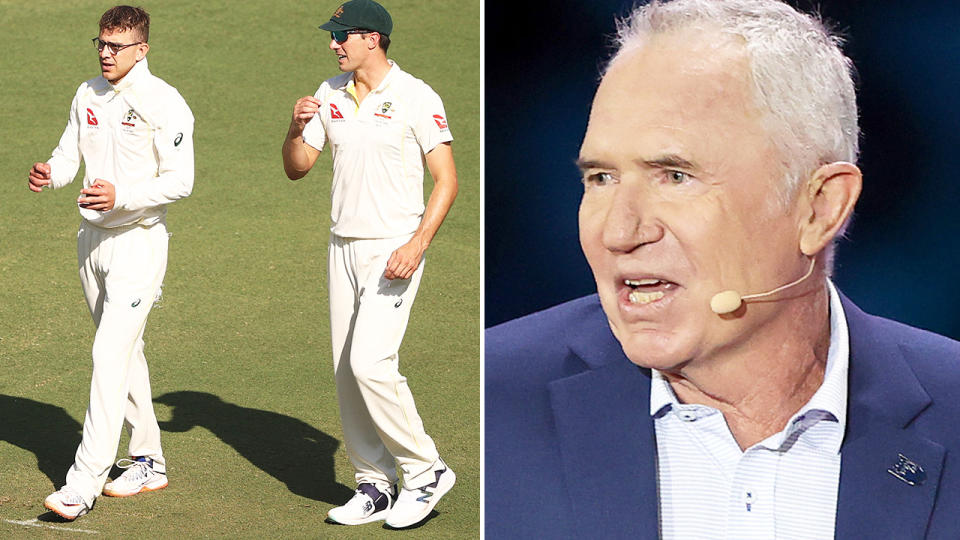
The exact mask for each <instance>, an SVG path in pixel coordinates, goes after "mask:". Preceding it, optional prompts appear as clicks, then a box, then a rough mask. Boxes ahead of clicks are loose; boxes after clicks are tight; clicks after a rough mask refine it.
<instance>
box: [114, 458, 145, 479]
mask: <svg viewBox="0 0 960 540" xmlns="http://www.w3.org/2000/svg"><path fill="white" fill-rule="evenodd" d="M117 467H119V468H121V469H126V470H125V471H124V472H123V474H121V475H120V478H124V479H126V480H140V479H141V478H146V477H147V476H148V475H149V474H150V472H151V471H152V470H153V460H152V459H144V460H143V461H141V460H137V459H127V458H123V459H120V460H119V461H117Z"/></svg>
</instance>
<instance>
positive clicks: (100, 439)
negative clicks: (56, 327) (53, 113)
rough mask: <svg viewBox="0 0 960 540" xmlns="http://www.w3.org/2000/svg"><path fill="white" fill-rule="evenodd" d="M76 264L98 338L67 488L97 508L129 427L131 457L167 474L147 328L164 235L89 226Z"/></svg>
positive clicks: (162, 263)
mask: <svg viewBox="0 0 960 540" xmlns="http://www.w3.org/2000/svg"><path fill="white" fill-rule="evenodd" d="M77 262H78V265H79V271H80V283H81V285H82V286H83V294H84V296H86V299H87V306H88V307H89V308H90V314H91V315H92V316H93V323H94V325H95V326H96V327H97V333H96V337H95V338H94V340H93V377H92V380H91V382H90V405H89V406H88V407H87V415H86V419H84V421H83V439H82V440H81V441H80V446H79V448H77V455H76V461H75V462H74V464H73V466H72V467H70V470H69V471H68V472H67V485H68V486H70V487H72V488H74V489H76V490H77V492H78V493H80V495H81V496H82V497H83V499H84V501H86V502H87V505H88V506H92V505H93V500H94V499H95V498H96V497H97V496H98V495H100V493H101V492H102V491H103V485H104V484H105V483H106V480H107V474H109V472H110V468H111V466H113V462H114V459H115V458H116V456H117V446H119V444H120V431H121V429H122V428H123V426H124V424H126V426H127V428H128V429H129V430H130V446H129V454H130V455H131V456H147V457H150V458H153V460H154V462H155V464H154V467H155V468H156V469H158V470H160V471H164V470H165V464H164V460H163V453H162V452H161V450H160V427H159V426H158V425H157V418H156V416H155V415H154V412H153V400H152V396H151V393H150V374H149V372H148V371H147V359H146V358H145V357H144V356H143V329H144V327H145V326H146V324H147V315H149V313H150V308H151V307H152V306H153V303H154V301H155V300H156V298H157V297H158V295H159V294H160V287H161V284H162V283H163V275H164V272H165V271H166V268H167V228H166V226H165V224H164V223H163V222H162V221H161V222H159V223H157V224H155V225H153V226H151V227H142V226H139V225H131V226H126V227H119V228H115V229H102V228H99V227H97V226H95V225H91V224H90V223H88V222H86V221H84V222H83V223H82V224H81V226H80V232H79V233H78V234H77Z"/></svg>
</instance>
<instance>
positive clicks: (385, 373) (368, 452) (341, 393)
mask: <svg viewBox="0 0 960 540" xmlns="http://www.w3.org/2000/svg"><path fill="white" fill-rule="evenodd" d="M320 29H321V30H327V31H329V32H330V43H329V49H330V50H331V51H332V52H333V53H334V54H335V55H336V58H337V64H338V67H339V69H340V71H342V72H343V73H341V74H340V75H338V76H336V77H333V78H331V79H328V80H326V81H324V82H323V84H321V85H320V89H319V90H317V92H316V93H315V94H314V95H312V96H306V97H303V98H300V99H299V100H298V101H297V103H296V105H295V106H294V109H293V118H292V119H291V122H290V129H289V130H288V132H287V137H286V139H285V140H284V143H283V166H284V170H285V171H286V173H287V176H288V177H289V178H290V179H291V180H297V179H299V178H302V177H303V176H305V175H306V174H307V173H308V172H309V171H310V169H311V168H312V167H313V165H314V163H315V162H316V160H317V157H318V156H319V154H320V151H321V150H322V149H323V147H324V146H325V145H326V143H327V142H329V143H330V145H331V148H332V153H333V186H332V188H331V197H332V199H333V201H332V205H331V212H330V218H331V219H330V220H331V227H330V244H329V246H328V271H327V281H328V289H329V294H330V334H331V338H332V341H333V364H334V374H335V380H336V384H337V398H338V402H339V405H340V421H341V424H342V426H343V440H344V447H345V448H346V451H347V455H348V456H349V458H350V462H351V463H352V464H353V467H354V469H355V472H356V474H355V478H356V482H357V484H358V486H357V490H356V494H355V495H354V496H353V498H351V499H350V500H349V501H347V502H346V504H344V505H343V506H338V507H336V508H333V509H331V510H330V511H329V512H328V514H327V517H328V520H329V521H332V522H334V523H340V524H344V525H360V524H363V523H371V522H375V521H379V520H386V523H387V525H388V526H390V527H395V528H403V527H410V526H413V525H416V524H418V523H420V522H422V521H423V520H424V519H426V518H427V516H428V515H429V514H430V511H431V510H432V509H433V507H434V506H435V505H436V503H437V501H438V500H439V499H440V498H441V497H442V496H443V495H444V494H446V493H447V491H449V490H450V488H452V487H453V484H454V482H455V481H456V475H455V474H454V473H453V470H452V469H450V468H449V467H448V466H447V465H446V463H444V461H443V460H442V459H440V455H439V453H438V452H437V448H436V446H435V445H434V442H433V440H432V439H431V438H430V436H429V435H427V433H426V431H425V430H424V425H423V421H422V419H421V418H420V415H419V414H418V413H417V408H416V405H415V404H414V400H413V394H412V393H411V392H410V388H409V386H408V385H407V380H406V378H405V377H404V376H403V375H401V374H400V371H399V356H398V351H399V349H400V343H401V341H402V339H403V335H404V333H405V332H406V328H407V322H408V320H409V318H410V309H411V307H412V305H413V301H414V298H415V297H416V294H417V289H418V288H419V286H420V279H421V276H422V275H423V268H424V254H425V252H426V250H427V247H428V246H429V245H430V242H431V241H432V240H433V237H434V235H435V234H436V232H437V230H438V229H439V228H440V224H441V223H443V220H444V218H445V217H446V215H447V212H448V211H449V210H450V207H451V205H452V204H453V200H454V198H455V197H456V194H457V172H456V166H455V165H454V161H453V151H452V149H451V145H450V142H451V141H452V140H453V136H452V135H451V134H450V128H449V126H448V125H447V118H446V113H445V112H444V109H443V102H442V101H441V99H440V97H439V96H438V95H437V94H436V92H434V91H433V89H431V88H430V87H429V86H428V85H427V84H426V83H424V82H423V81H421V80H420V79H417V78H415V77H413V76H412V75H410V74H408V73H406V72H404V71H403V70H401V69H400V66H398V65H397V64H396V63H395V62H394V61H392V60H388V59H387V48H388V47H389V45H390V37H389V36H390V34H391V32H392V31H393V21H392V19H391V18H390V14H389V13H387V10H386V9H384V7H383V6H381V5H380V4H378V3H376V2H373V1H372V0H350V1H349V2H347V3H345V4H343V5H341V6H340V7H338V8H337V9H336V11H334V13H333V16H331V17H330V20H329V21H328V22H326V23H324V24H323V25H321V26H320ZM424 163H426V166H427V169H429V171H430V175H431V176H432V177H433V180H434V188H433V191H432V192H431V194H430V197H429V200H428V201H427V204H426V206H424V204H423V173H424V170H423V169H424V167H423V165H424ZM398 469H399V471H400V474H402V489H400V490H399V492H398V489H397V488H398V486H400V485H401V478H400V477H399V475H398Z"/></svg>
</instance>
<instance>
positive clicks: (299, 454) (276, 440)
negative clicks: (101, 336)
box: [154, 390, 353, 504]
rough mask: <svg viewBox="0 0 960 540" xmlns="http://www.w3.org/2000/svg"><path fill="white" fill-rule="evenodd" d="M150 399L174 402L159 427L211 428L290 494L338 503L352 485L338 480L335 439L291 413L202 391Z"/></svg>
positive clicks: (176, 428)
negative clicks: (169, 416) (229, 400)
mask: <svg viewBox="0 0 960 540" xmlns="http://www.w3.org/2000/svg"><path fill="white" fill-rule="evenodd" d="M154 401H156V402H157V403H163V404H164V405H169V406H171V407H173V408H174V409H173V418H172V419H171V420H170V421H169V422H160V429H162V430H164V431H173V432H183V431H187V430H189V429H191V428H193V427H194V426H200V427H203V428H206V429H208V430H210V431H211V432H212V433H213V434H214V435H216V436H217V437H218V438H219V439H220V440H221V441H223V442H224V443H226V444H228V445H230V446H231V447H233V449H234V450H236V451H237V452H238V453H239V454H240V455H242V456H243V457H245V458H246V459H248V460H249V461H250V463H252V464H253V465H254V466H256V467H258V468H259V469H260V470H262V471H264V472H265V473H267V474H269V475H271V476H273V477H274V478H276V479H277V480H279V481H281V482H283V483H284V484H286V485H287V487H288V488H289V489H290V491H292V492H293V493H295V494H297V495H300V496H302V497H307V498H309V499H314V500H318V501H323V502H326V503H330V504H341V503H343V501H345V500H347V499H349V498H350V496H351V495H352V494H353V490H352V489H350V488H348V487H347V486H344V485H343V484H340V483H337V481H336V477H335V475H334V467H333V453H334V452H335V451H336V449H337V446H338V445H339V441H338V440H337V439H334V438H333V437H331V436H329V435H327V434H326V433H323V432H322V431H319V430H317V429H316V428H313V427H311V426H310V425H309V424H307V423H305V422H303V421H301V420H298V419H296V418H293V417H290V416H285V415H282V414H279V413H275V412H271V411H263V410H260V409H251V408H248V407H241V406H240V405H234V404H233V403H227V402H225V401H223V400H221V399H220V398H219V397H217V396H215V395H213V394H209V393H207V392H194V391H186V390H185V391H181V392H169V393H167V394H164V395H162V396H160V397H158V398H155V399H154Z"/></svg>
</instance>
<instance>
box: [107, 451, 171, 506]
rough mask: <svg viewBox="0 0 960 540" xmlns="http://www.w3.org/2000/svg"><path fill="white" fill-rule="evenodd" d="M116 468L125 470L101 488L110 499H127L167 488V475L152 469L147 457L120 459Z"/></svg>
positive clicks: (151, 462)
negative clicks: (138, 494)
mask: <svg viewBox="0 0 960 540" xmlns="http://www.w3.org/2000/svg"><path fill="white" fill-rule="evenodd" d="M117 467H120V468H121V469H126V470H125V471H123V474H121V475H120V478H117V479H116V480H114V481H113V482H108V483H107V485H105V486H103V494H104V495H109V496H110V497H129V496H131V495H136V494H137V493H144V492H146V491H156V490H158V489H163V488H165V487H167V484H168V482H167V474H166V473H163V472H160V471H157V470H155V469H154V467H153V460H152V459H150V458H148V457H135V458H133V459H121V460H120V461H118V462H117Z"/></svg>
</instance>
